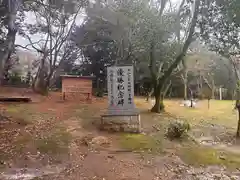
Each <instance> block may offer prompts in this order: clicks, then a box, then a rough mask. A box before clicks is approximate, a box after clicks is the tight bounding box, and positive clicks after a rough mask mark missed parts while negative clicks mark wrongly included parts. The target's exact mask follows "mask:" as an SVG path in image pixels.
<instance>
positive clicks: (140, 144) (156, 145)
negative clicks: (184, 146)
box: [120, 134, 162, 153]
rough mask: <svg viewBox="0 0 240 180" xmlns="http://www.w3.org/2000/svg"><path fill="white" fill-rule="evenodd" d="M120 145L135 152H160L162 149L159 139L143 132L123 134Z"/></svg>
mask: <svg viewBox="0 0 240 180" xmlns="http://www.w3.org/2000/svg"><path fill="white" fill-rule="evenodd" d="M120 145H121V147H122V148H124V149H126V150H132V151H135V152H150V153H159V152H161V150H162V148H161V143H160V141H159V140H158V141H157V139H155V138H154V137H151V136H147V135H142V134H123V135H122V137H121V139H120Z"/></svg>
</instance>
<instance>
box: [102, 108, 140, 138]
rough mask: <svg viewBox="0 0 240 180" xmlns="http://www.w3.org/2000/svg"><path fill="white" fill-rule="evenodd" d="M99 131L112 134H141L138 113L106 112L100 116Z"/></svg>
mask: <svg viewBox="0 0 240 180" xmlns="http://www.w3.org/2000/svg"><path fill="white" fill-rule="evenodd" d="M101 129H102V130H107V131H113V132H131V133H140V132H141V120H140V113H139V112H138V111H137V110H136V111H135V110H134V111H122V112H119V111H112V110H110V111H108V112H107V113H106V114H104V115H102V116H101Z"/></svg>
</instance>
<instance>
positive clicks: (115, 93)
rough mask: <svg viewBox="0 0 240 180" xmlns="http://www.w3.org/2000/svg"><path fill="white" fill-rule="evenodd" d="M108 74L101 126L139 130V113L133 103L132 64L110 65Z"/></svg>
mask: <svg viewBox="0 0 240 180" xmlns="http://www.w3.org/2000/svg"><path fill="white" fill-rule="evenodd" d="M107 74H108V110H107V113H106V114H104V115H102V118H101V126H102V128H103V129H104V128H106V127H107V128H106V129H109V128H111V129H112V130H115V131H127V132H140V131H141V122H140V113H139V111H138V109H137V108H136V106H135V104H134V78H133V77H134V76H133V66H112V67H108V69H107Z"/></svg>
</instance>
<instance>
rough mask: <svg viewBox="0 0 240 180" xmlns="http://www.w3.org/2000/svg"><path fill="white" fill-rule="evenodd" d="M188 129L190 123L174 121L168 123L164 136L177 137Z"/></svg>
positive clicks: (181, 135)
mask: <svg viewBox="0 0 240 180" xmlns="http://www.w3.org/2000/svg"><path fill="white" fill-rule="evenodd" d="M189 130H190V124H189V123H187V122H185V121H174V122H171V123H170V124H169V125H168V129H167V132H166V136H167V137H168V138H170V139H179V138H181V137H183V135H185V134H186V133H187V132H188V131H189Z"/></svg>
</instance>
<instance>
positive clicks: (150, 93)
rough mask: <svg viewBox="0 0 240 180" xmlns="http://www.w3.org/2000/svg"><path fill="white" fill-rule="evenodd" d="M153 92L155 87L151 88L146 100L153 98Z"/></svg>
mask: <svg viewBox="0 0 240 180" xmlns="http://www.w3.org/2000/svg"><path fill="white" fill-rule="evenodd" d="M153 92H154V89H153V88H151V91H150V92H149V93H148V94H147V99H146V101H148V102H149V100H150V99H151V96H152V94H153Z"/></svg>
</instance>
